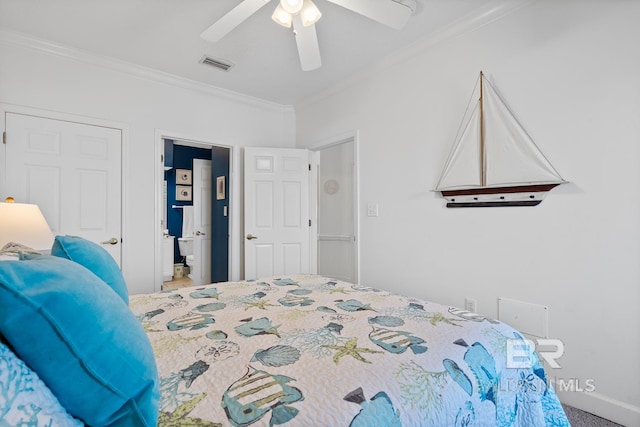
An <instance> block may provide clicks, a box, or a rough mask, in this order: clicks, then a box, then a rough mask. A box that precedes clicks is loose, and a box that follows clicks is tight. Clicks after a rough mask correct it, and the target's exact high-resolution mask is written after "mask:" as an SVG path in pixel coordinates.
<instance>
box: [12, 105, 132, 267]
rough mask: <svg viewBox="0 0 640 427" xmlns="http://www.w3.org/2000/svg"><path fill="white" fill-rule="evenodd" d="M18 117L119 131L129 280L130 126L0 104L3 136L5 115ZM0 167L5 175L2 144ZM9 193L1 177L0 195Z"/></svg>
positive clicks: (123, 247) (123, 256)
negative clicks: (9, 114) (25, 116)
mask: <svg viewBox="0 0 640 427" xmlns="http://www.w3.org/2000/svg"><path fill="white" fill-rule="evenodd" d="M7 113H15V114H23V115H27V116H35V117H41V118H45V119H51V120H58V121H63V122H72V123H78V124H82V125H90V126H99V127H105V128H111V129H116V130H119V131H120V135H121V140H120V144H121V146H120V238H121V242H120V270H121V271H122V274H123V276H124V277H125V278H126V277H127V271H128V268H129V265H128V262H129V260H130V257H129V256H128V246H127V238H126V236H127V215H125V212H126V211H127V203H126V200H127V199H128V197H127V196H128V194H127V188H128V185H127V184H128V182H129V167H128V163H129V140H130V130H129V125H128V124H126V123H123V122H116V121H113V120H104V119H99V118H95V117H88V116H82V115H79V114H71V113H63V112H59V111H51V110H44V109H41V108H33V107H25V106H21V105H13V104H7V103H1V102H0V115H1V117H2V118H1V119H0V132H2V134H3V135H4V132H5V131H6V130H7V129H6V114H7ZM0 146H1V148H0V166H2V170H5V171H6V167H5V166H6V161H7V157H6V145H5V144H0ZM6 191H7V189H6V182H5V176H4V173H0V194H4V193H5V192H6Z"/></svg>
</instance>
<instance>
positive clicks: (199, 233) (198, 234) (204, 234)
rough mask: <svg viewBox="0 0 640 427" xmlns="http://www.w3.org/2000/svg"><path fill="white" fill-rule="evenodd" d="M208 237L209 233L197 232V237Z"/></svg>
mask: <svg viewBox="0 0 640 427" xmlns="http://www.w3.org/2000/svg"><path fill="white" fill-rule="evenodd" d="M206 235H207V233H203V232H202V231H200V230H198V231H196V236H206Z"/></svg>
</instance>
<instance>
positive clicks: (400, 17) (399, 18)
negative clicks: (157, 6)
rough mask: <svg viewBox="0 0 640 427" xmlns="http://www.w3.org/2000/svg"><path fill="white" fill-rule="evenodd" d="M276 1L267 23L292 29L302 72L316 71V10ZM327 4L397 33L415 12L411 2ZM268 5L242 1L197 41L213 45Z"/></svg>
mask: <svg viewBox="0 0 640 427" xmlns="http://www.w3.org/2000/svg"><path fill="white" fill-rule="evenodd" d="M276 1H277V2H278V6H277V7H276V9H275V11H274V12H273V15H272V17H271V19H273V20H274V21H275V22H276V23H278V24H280V25H282V26H284V27H287V28H291V27H292V26H293V34H294V36H295V39H296V45H297V47H298V55H299V56H300V65H301V66H302V70H303V71H311V70H315V69H317V68H320V66H321V65H322V60H321V58H320V48H319V45H318V36H317V34H316V26H315V23H316V22H317V21H318V20H319V19H320V17H321V16H322V14H321V12H320V10H319V9H318V8H317V7H316V5H315V4H314V3H313V2H312V1H311V0H276ZM327 1H330V2H331V3H334V4H337V5H339V6H342V7H344V8H345V9H348V10H351V11H353V12H356V13H358V14H360V15H363V16H366V17H367V18H369V19H372V20H374V21H377V22H379V23H381V24H384V25H387V26H389V27H391V28H394V29H397V30H399V29H401V28H402V27H404V25H405V24H406V23H407V21H408V20H409V17H410V16H411V14H413V13H414V12H415V10H416V1H415V0H327ZM270 2H271V0H243V1H242V2H241V3H240V4H238V5H237V6H236V7H234V8H233V9H231V10H230V11H229V12H227V13H226V14H225V15H224V16H222V18H220V19H219V20H218V21H216V22H215V23H213V25H211V26H210V27H209V28H207V29H206V30H205V31H204V32H203V33H202V34H200V37H202V38H203V39H204V40H207V41H210V42H217V41H218V40H220V39H221V38H223V37H224V36H226V35H227V34H229V33H230V32H231V31H232V30H233V29H234V28H235V27H237V26H238V25H240V23H242V22H243V21H244V20H245V19H247V18H249V17H250V16H251V15H253V14H254V13H256V12H257V11H258V10H260V9H261V8H262V7H263V6H265V5H266V4H267V3H270Z"/></svg>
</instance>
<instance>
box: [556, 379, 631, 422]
mask: <svg viewBox="0 0 640 427" xmlns="http://www.w3.org/2000/svg"><path fill="white" fill-rule="evenodd" d="M550 382H551V383H552V384H553V388H554V390H555V392H556V394H557V395H558V398H559V399H560V401H561V402H562V403H565V404H567V405H569V406H573V407H575V408H578V409H582V410H583V411H587V412H589V413H592V414H595V415H597V416H599V417H602V418H605V419H607V420H611V421H613V422H616V423H618V424H622V425H624V426H640V406H634V405H631V404H629V403H624V402H621V401H619V400H616V399H612V398H610V397H607V396H605V395H603V394H600V393H598V392H595V391H592V392H588V391H563V390H558V388H557V387H556V385H555V381H554V380H553V379H551V381H550ZM596 385H597V384H596Z"/></svg>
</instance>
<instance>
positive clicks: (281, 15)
mask: <svg viewBox="0 0 640 427" xmlns="http://www.w3.org/2000/svg"><path fill="white" fill-rule="evenodd" d="M271 19H272V20H273V22H275V23H276V24H278V25H282V26H283V27H285V28H291V23H292V22H293V16H291V14H290V13H289V12H287V11H286V10H284V8H283V7H282V4H279V5H278V7H276V10H275V11H273V15H271Z"/></svg>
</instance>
